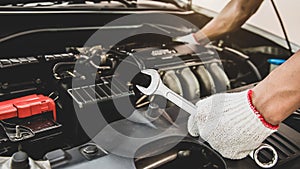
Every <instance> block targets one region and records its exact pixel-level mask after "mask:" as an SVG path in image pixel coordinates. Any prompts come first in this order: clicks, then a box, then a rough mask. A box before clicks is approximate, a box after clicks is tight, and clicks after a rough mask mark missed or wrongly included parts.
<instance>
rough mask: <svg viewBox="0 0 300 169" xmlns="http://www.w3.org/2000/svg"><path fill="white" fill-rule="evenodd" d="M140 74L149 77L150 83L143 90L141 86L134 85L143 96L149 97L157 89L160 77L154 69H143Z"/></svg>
mask: <svg viewBox="0 0 300 169" xmlns="http://www.w3.org/2000/svg"><path fill="white" fill-rule="evenodd" d="M141 72H142V73H144V74H146V75H149V76H150V77H151V83H150V85H149V86H148V87H147V88H145V87H143V86H140V85H136V87H137V88H138V89H139V90H140V91H141V92H142V93H144V94H146V95H151V94H154V93H155V91H156V90H157V87H158V85H159V83H160V76H159V74H158V72H157V71H156V70H154V69H145V70H142V71H141Z"/></svg>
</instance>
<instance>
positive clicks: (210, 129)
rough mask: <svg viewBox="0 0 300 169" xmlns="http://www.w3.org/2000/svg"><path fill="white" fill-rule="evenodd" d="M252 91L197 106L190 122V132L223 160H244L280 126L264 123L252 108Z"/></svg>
mask: <svg viewBox="0 0 300 169" xmlns="http://www.w3.org/2000/svg"><path fill="white" fill-rule="evenodd" d="M251 97H252V90H247V91H243V92H238V93H223V94H216V95H213V96H210V97H208V98H205V99H203V100H200V101H198V102H197V104H196V105H197V106H198V110H199V111H198V112H197V113H196V114H195V115H191V116H190V117H189V120H188V131H189V133H190V134H191V135H192V136H199V135H200V137H201V138H203V139H204V140H205V141H207V142H208V143H209V144H210V146H211V147H212V148H213V149H215V150H216V151H218V152H219V153H220V154H221V155H222V156H223V157H226V158H230V159H242V158H244V157H246V156H247V155H248V154H249V153H250V152H251V151H252V150H254V149H256V148H257V147H258V146H260V144H261V143H262V142H263V141H264V140H265V139H266V138H267V137H268V136H269V135H271V134H272V133H273V132H275V131H277V129H278V126H274V125H272V124H270V123H268V122H266V121H265V120H264V118H263V117H262V115H261V114H260V113H259V112H258V111H257V110H256V108H255V107H254V106H253V104H252V100H251Z"/></svg>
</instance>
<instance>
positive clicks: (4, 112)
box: [0, 94, 56, 121]
mask: <svg viewBox="0 0 300 169" xmlns="http://www.w3.org/2000/svg"><path fill="white" fill-rule="evenodd" d="M49 111H52V113H53V119H54V120H55V121H56V107H55V102H54V101H53V100H52V99H51V98H49V97H47V96H44V95H36V94H33V95H28V96H24V97H20V98H16V99H11V100H6V101H2V102H0V120H5V119H9V118H13V117H18V118H25V117H30V116H33V115H37V114H42V113H44V112H49Z"/></svg>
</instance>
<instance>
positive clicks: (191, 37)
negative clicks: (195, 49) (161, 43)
mask: <svg viewBox="0 0 300 169" xmlns="http://www.w3.org/2000/svg"><path fill="white" fill-rule="evenodd" d="M173 41H175V42H183V43H188V44H199V43H198V41H197V40H196V39H195V36H194V33H190V34H188V35H185V36H179V37H176V38H174V39H173Z"/></svg>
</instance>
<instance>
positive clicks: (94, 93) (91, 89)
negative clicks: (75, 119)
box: [68, 79, 133, 108]
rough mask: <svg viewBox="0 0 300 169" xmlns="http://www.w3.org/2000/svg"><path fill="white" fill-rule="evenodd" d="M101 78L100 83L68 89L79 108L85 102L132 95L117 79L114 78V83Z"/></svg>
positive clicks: (89, 102)
mask: <svg viewBox="0 0 300 169" xmlns="http://www.w3.org/2000/svg"><path fill="white" fill-rule="evenodd" d="M102 80H103V82H102V83H98V84H94V85H87V86H81V87H76V88H72V89H68V93H69V94H70V96H71V97H72V98H73V99H74V100H75V102H76V103H77V104H78V106H79V107H80V108H82V107H83V106H84V105H86V104H91V103H96V102H101V101H105V100H109V99H114V98H120V97H124V96H129V95H133V91H130V90H129V87H128V86H126V85H125V84H124V83H122V82H120V81H119V80H118V79H114V81H113V82H114V83H111V81H110V80H109V79H102Z"/></svg>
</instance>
